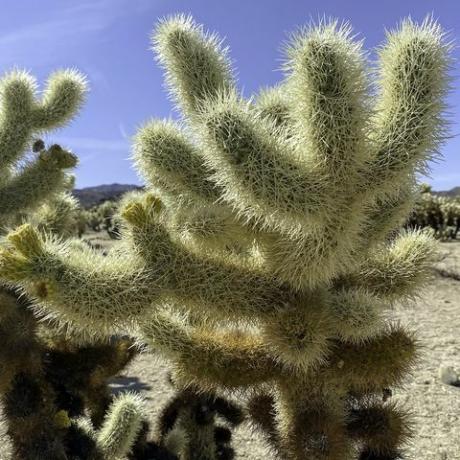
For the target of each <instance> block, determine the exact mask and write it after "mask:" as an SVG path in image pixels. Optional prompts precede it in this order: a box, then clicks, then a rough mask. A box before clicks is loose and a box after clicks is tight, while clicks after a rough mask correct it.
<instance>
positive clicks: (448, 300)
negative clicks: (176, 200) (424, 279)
mask: <svg viewBox="0 0 460 460" xmlns="http://www.w3.org/2000/svg"><path fill="white" fill-rule="evenodd" d="M89 240H90V241H91V242H92V244H100V245H101V246H102V247H105V246H107V245H108V244H110V243H109V242H108V241H107V240H106V239H105V238H104V237H103V233H102V232H101V234H100V235H99V234H94V235H91V236H90V237H89ZM440 259H441V260H440V261H439V262H438V263H437V264H436V268H437V269H438V272H436V273H435V274H434V276H433V279H432V281H431V282H430V283H429V285H428V287H427V289H426V290H425V292H423V293H421V294H420V299H419V300H417V301H414V302H413V303H411V304H409V305H401V306H398V307H397V308H396V309H395V310H394V311H393V312H391V314H392V315H393V316H394V317H395V318H396V319H397V320H399V321H401V322H402V323H404V324H407V325H409V326H410V327H411V328H413V329H415V330H416V331H417V334H418V337H419V339H420V342H421V344H422V346H423V347H422V350H421V359H420V361H419V364H418V367H417V369H416V370H415V372H414V373H413V375H412V376H411V377H409V378H408V379H407V381H406V383H405V386H404V388H403V389H401V390H397V391H395V392H394V395H393V397H394V398H396V399H397V400H399V401H400V402H401V403H402V404H404V405H405V406H406V407H408V408H409V409H410V410H411V412H412V413H413V420H414V424H415V426H414V428H415V437H414V439H413V441H412V442H411V444H410V445H407V446H406V452H405V453H406V456H405V458H406V459H407V460H456V459H459V460H460V387H456V386H451V385H447V384H445V383H443V382H442V381H441V379H440V378H439V376H438V372H439V368H440V367H441V366H452V367H454V368H455V369H457V370H458V371H459V372H460V281H459V280H456V279H455V276H456V274H457V275H460V241H458V242H446V243H441V244H440ZM439 269H441V270H444V272H443V273H444V275H443V276H441V275H440V274H439ZM449 275H450V276H449ZM167 372H168V367H167V364H166V363H164V362H162V361H161V360H160V359H158V357H154V356H152V355H149V354H143V355H141V356H139V357H138V358H137V359H136V360H135V361H134V362H133V363H132V364H131V365H130V366H129V368H127V369H126V371H125V372H124V373H123V375H122V376H120V377H119V378H116V379H114V380H113V382H112V383H111V386H112V388H113V391H114V392H118V391H124V390H127V389H128V390H138V391H141V392H142V393H143V394H144V395H145V396H146V398H147V401H148V407H147V410H148V413H149V417H150V419H151V421H152V423H153V424H154V423H155V417H156V414H157V413H158V411H159V410H160V408H161V407H162V405H163V404H164V403H165V402H166V401H167V399H168V398H169V397H170V396H171V395H172V392H173V391H172V389H171V387H170V385H169V384H168V383H167ZM382 372H384V370H383V371H382ZM234 447H235V449H236V452H237V456H236V458H237V459H248V460H262V459H263V460H272V459H274V457H273V456H272V455H271V454H270V453H269V452H268V450H267V449H266V447H265V446H264V443H263V441H262V439H261V437H259V436H258V435H257V434H255V433H253V432H251V430H250V429H249V427H248V426H246V425H243V426H241V427H240V428H238V430H237V432H236V433H235V438H234ZM8 458H9V447H8V440H7V439H6V437H5V435H4V433H3V432H1V433H0V460H7V459H8Z"/></svg>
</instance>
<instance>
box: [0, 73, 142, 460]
mask: <svg viewBox="0 0 460 460" xmlns="http://www.w3.org/2000/svg"><path fill="white" fill-rule="evenodd" d="M0 87H1V92H0V94H1V111H0V177H1V182H0V209H1V211H0V214H1V215H0V222H1V226H2V233H3V236H4V234H5V233H6V231H7V229H8V227H10V226H13V225H15V224H17V223H21V222H22V221H24V220H28V221H30V222H33V223H34V225H35V226H36V227H37V229H38V230H39V231H40V233H41V234H42V235H55V236H56V237H58V238H60V239H61V240H62V239H63V238H66V237H69V236H71V235H73V234H76V229H77V219H76V217H77V213H78V203H77V202H76V200H75V199H74V198H72V196H71V195H70V193H69V190H70V189H71V188H72V187H73V183H74V180H73V177H72V176H70V175H69V174H68V173H67V172H66V171H67V170H68V169H69V168H70V167H73V166H75V165H76V162H77V158H76V156H75V155H74V154H72V153H71V152H68V151H66V150H64V149H63V148H61V147H60V146H59V145H52V146H50V147H49V148H47V147H46V145H45V143H44V142H43V141H42V140H41V139H39V138H37V137H36V136H37V135H42V134H43V133H44V132H46V131H48V130H50V129H52V128H56V127H59V126H61V125H63V124H64V123H65V122H67V121H69V120H70V119H71V118H72V117H73V116H74V115H75V113H76V112H77V111H78V109H79V108H80V106H81V104H82V102H83V99H84V96H85V93H86V82H85V79H84V78H83V77H82V76H81V75H80V74H78V73H77V72H74V71H61V72H58V73H55V74H54V75H52V76H51V77H50V79H49V81H48V85H47V89H46V90H45V92H44V94H43V97H42V99H41V100H38V99H37V98H36V94H35V93H36V84H35V81H34V80H33V78H32V77H31V76H29V75H28V74H26V73H23V72H13V73H11V74H8V75H7V76H5V77H4V78H3V79H2V80H1V85H0ZM29 151H30V152H29ZM18 243H19V240H18ZM19 244H20V243H19ZM26 245H27V244H26ZM37 318H38V317H37V314H36V313H35V314H34V312H33V311H32V309H31V305H30V301H29V299H28V298H27V297H26V296H24V295H22V294H21V293H20V292H18V291H17V290H15V289H14V288H13V287H11V286H8V285H6V284H5V283H4V282H2V285H1V287H0V345H1V347H0V348H1V351H0V363H1V364H0V395H1V400H2V403H3V406H4V416H5V418H6V428H7V433H8V434H9V436H10V438H11V441H12V444H13V458H15V459H21V460H24V459H43V458H46V459H63V460H64V459H67V458H78V455H77V454H76V453H75V456H74V453H73V452H72V450H73V449H74V447H75V446H77V445H86V444H85V439H86V438H87V435H86V434H84V433H83V432H82V431H81V430H77V429H76V428H75V427H74V425H73V419H74V418H76V417H82V416H83V415H85V412H86V410H88V411H89V415H90V416H91V419H92V423H93V424H94V426H95V427H96V428H99V427H101V425H102V427H101V432H100V435H99V437H98V438H97V439H95V440H94V442H92V441H91V443H92V444H94V446H95V449H96V448H97V449H98V451H100V452H99V454H98V456H95V457H94V458H110V459H112V458H117V456H118V457H119V458H124V457H126V454H127V452H128V451H129V450H130V449H131V447H132V444H133V440H135V437H136V435H137V431H138V429H139V427H140V423H141V422H139V420H138V419H139V417H141V414H140V412H139V407H138V406H139V403H138V402H137V401H135V400H133V398H132V397H130V396H126V398H124V399H123V397H122V398H120V399H119V400H116V401H114V402H113V403H112V396H111V395H110V392H109V389H108V384H107V379H108V378H109V377H112V376H114V375H116V374H117V373H118V372H120V371H121V369H123V367H124V366H125V365H126V364H127V363H128V362H129V361H130V360H131V359H132V357H133V356H134V355H135V349H134V348H132V347H133V342H132V341H130V340H124V339H113V340H112V343H104V344H102V343H86V342H85V339H84V337H82V336H78V335H75V334H73V333H72V331H70V330H69V329H68V328H66V327H63V325H62V324H58V323H57V322H54V323H52V322H50V323H39V322H38V319H37ZM130 398H131V399H130ZM126 411H128V412H129V411H131V412H132V414H133V417H134V418H133V417H131V418H130V417H129V416H126V417H125V416H124V415H123V414H124V413H125V412H126ZM138 412H139V414H138V415H136V416H135V414H136V413H138ZM107 414H108V415H107ZM107 417H108V418H107ZM117 430H118V431H119V430H121V434H120V435H119V436H118V437H116V438H113V436H112V438H113V439H110V440H107V439H106V438H108V437H111V435H112V434H113V433H116V432H117ZM129 430H131V431H132V435H131V437H130V438H129V439H128V438H126V436H128V434H129ZM84 438H85V439H84ZM124 438H126V439H124ZM131 438H132V439H131ZM91 443H90V444H91ZM75 448H76V447H75ZM97 449H96V450H97ZM91 455H92V454H91ZM94 455H96V454H94ZM84 458H90V457H84ZM91 458H93V457H91Z"/></svg>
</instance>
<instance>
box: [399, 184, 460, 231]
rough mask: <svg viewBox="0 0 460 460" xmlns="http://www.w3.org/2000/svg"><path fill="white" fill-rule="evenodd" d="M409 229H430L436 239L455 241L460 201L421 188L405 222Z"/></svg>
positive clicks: (459, 218) (458, 228)
mask: <svg viewBox="0 0 460 460" xmlns="http://www.w3.org/2000/svg"><path fill="white" fill-rule="evenodd" d="M407 226H408V227H409V228H414V227H418V228H425V227H428V228H431V229H433V231H434V235H435V237H436V238H439V239H443V240H448V239H456V238H457V234H458V231H459V230H460V200H459V199H458V198H451V197H446V196H439V195H435V194H433V193H431V188H426V187H425V188H422V190H421V193H420V195H419V197H418V199H417V201H416V202H415V206H414V209H413V212H412V213H411V215H410V218H409V220H408V222H407Z"/></svg>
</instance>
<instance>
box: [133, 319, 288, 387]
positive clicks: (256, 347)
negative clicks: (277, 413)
mask: <svg viewBox="0 0 460 460" xmlns="http://www.w3.org/2000/svg"><path fill="white" fill-rule="evenodd" d="M142 335H143V336H144V337H145V339H146V341H147V342H148V343H150V344H151V345H152V348H153V349H154V350H159V351H160V352H161V353H163V354H164V355H166V356H168V357H169V358H170V359H171V360H172V362H173V363H174V366H175V375H176V377H178V378H183V379H184V381H185V382H187V383H190V382H194V381H195V382H197V383H198V384H199V385H200V387H201V388H204V387H206V388H208V389H214V388H221V387H224V388H227V389H230V390H231V389H235V388H244V387H247V386H252V385H254V384H256V383H261V382H264V381H266V380H269V379H271V378H272V377H273V373H274V372H279V371H277V370H276V369H277V368H279V366H278V365H277V364H276V362H275V360H274V359H273V358H271V357H270V355H269V354H268V353H267V350H266V347H265V346H264V344H263V342H262V341H261V340H260V338H257V337H256V336H252V335H250V334H245V333H243V332H238V331H235V332H231V331H228V332H217V331H215V332H212V331H210V330H208V328H206V329H204V328H199V327H198V328H193V327H190V326H188V325H187V323H186V322H184V321H183V320H182V321H181V320H180V319H179V318H175V317H174V316H172V315H170V314H167V313H162V314H156V315H155V316H153V317H152V318H151V319H150V321H149V322H148V323H146V325H145V326H143V330H142Z"/></svg>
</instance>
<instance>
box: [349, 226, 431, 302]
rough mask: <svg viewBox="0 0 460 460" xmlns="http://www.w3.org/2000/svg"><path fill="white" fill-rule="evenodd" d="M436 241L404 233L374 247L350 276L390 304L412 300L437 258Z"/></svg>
mask: <svg viewBox="0 0 460 460" xmlns="http://www.w3.org/2000/svg"><path fill="white" fill-rule="evenodd" d="M436 247H437V246H436V242H435V241H434V240H433V239H432V238H431V236H430V235H429V234H428V233H426V232H424V231H407V232H403V233H402V234H401V235H399V236H398V237H397V238H396V239H395V240H394V241H393V242H391V243H390V244H389V245H387V246H384V247H382V248H377V249H376V250H374V251H373V252H372V253H370V255H369V257H368V258H367V259H366V260H365V261H364V262H363V264H362V266H361V268H360V270H359V271H358V273H356V274H355V275H352V276H351V284H354V285H360V286H362V287H364V288H366V289H368V290H369V291H370V292H372V293H374V294H375V295H376V296H377V297H380V298H383V299H387V300H389V301H393V300H399V299H404V298H408V297H413V296H416V295H417V294H418V292H417V291H418V289H419V287H420V286H421V285H423V284H424V282H425V281H427V280H428V279H429V277H430V274H431V271H432V269H431V267H432V264H433V262H434V260H435V255H436Z"/></svg>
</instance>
